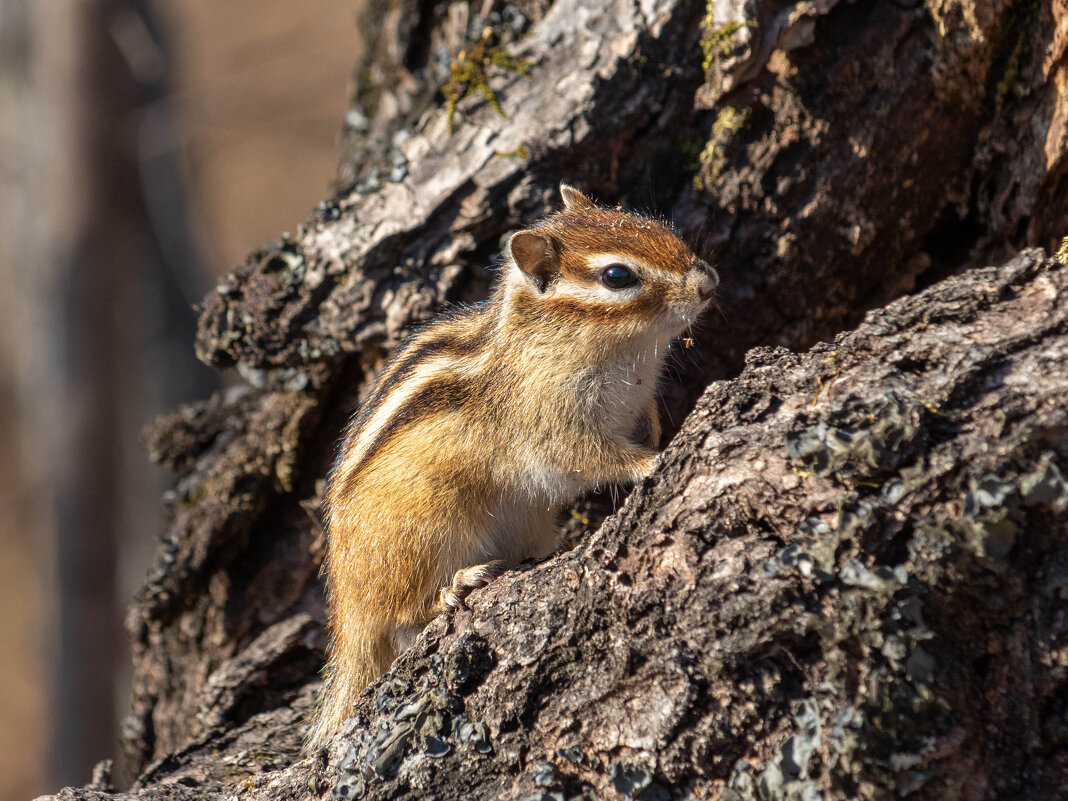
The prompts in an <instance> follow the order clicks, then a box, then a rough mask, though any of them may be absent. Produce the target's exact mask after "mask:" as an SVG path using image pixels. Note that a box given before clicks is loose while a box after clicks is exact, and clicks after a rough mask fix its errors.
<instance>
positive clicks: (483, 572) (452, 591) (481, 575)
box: [438, 561, 504, 611]
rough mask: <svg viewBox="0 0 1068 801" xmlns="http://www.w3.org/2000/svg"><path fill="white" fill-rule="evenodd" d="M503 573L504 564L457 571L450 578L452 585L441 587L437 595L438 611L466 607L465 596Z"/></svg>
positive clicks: (497, 563) (498, 562)
mask: <svg viewBox="0 0 1068 801" xmlns="http://www.w3.org/2000/svg"><path fill="white" fill-rule="evenodd" d="M503 572H504V562H501V561H495V562H487V563H486V564H484V565H474V566H473V567H465V568H464V569H463V570H457V571H456V574H455V575H454V576H453V577H452V585H451V586H448V587H442V588H441V591H440V592H439V593H438V610H439V611H445V610H450V611H456V610H457V609H464V608H466V607H467V604H466V603H465V601H466V599H467V596H468V595H470V594H471V593H472V592H474V591H475V590H477V589H479V588H480V587H485V586H486V585H487V584H489V583H490V582H491V581H493V580H494V579H495V578H497V577H498V576H499V575H501V573H503Z"/></svg>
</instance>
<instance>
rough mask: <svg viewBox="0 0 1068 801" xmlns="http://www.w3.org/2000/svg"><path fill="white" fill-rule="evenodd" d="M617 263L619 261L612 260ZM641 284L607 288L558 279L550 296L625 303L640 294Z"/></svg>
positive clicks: (600, 302) (592, 301)
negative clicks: (621, 287) (622, 287)
mask: <svg viewBox="0 0 1068 801" xmlns="http://www.w3.org/2000/svg"><path fill="white" fill-rule="evenodd" d="M614 263H615V264H618V263H619V262H614ZM642 291H643V290H642V285H641V284H635V285H634V286H628V287H625V288H624V289H609V288H608V287H606V286H605V285H604V284H602V283H600V282H597V283H596V284H574V283H571V282H570V281H559V282H557V284H556V286H555V287H554V288H553V293H552V297H554V298H559V297H568V298H575V299H576V300H581V301H585V302H586V303H597V304H604V303H626V302H627V301H629V300H633V299H634V298H636V297H638V296H639V295H640V294H642Z"/></svg>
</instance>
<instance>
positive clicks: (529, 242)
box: [508, 231, 560, 292]
mask: <svg viewBox="0 0 1068 801" xmlns="http://www.w3.org/2000/svg"><path fill="white" fill-rule="evenodd" d="M508 250H509V252H510V253H511V254H512V260H513V261H514V262H515V263H516V265H517V266H518V267H519V269H520V270H522V271H523V272H524V273H526V274H527V275H528V276H529V277H530V279H531V280H532V281H534V284H535V286H537V287H538V291H539V292H544V291H545V290H546V289H547V288H548V287H549V284H550V283H552V280H553V279H554V278H556V276H557V275H559V273H560V259H559V258H558V257H557V255H556V246H555V245H554V244H553V240H552V237H550V236H549V235H548V234H546V233H544V232H542V231H516V232H515V233H514V234H512V238H511V239H510V240H508Z"/></svg>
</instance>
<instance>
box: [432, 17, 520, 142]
mask: <svg viewBox="0 0 1068 801" xmlns="http://www.w3.org/2000/svg"><path fill="white" fill-rule="evenodd" d="M493 40H494V33H493V29H492V28H489V27H486V28H484V29H483V30H482V36H481V37H479V40H478V41H477V42H476V43H475V44H474V45H472V46H471V47H470V48H469V49H467V50H461V51H460V52H459V53H457V54H456V57H455V58H454V59H453V60H452V64H451V65H450V66H449V82H448V83H447V84H445V86H444V87H442V90H441V91H442V94H444V95H445V100H446V103H447V104H448V105H447V107H446V114H447V116H448V128H449V135H450V136H452V132H453V118H454V117H455V114H456V107H457V106H458V105H459V104H460V101H461V100H463V99H464V98H465V97H467V96H469V95H471V94H474V93H478V94H480V95H482V97H483V98H485V100H486V102H487V103H489V104H490V106H492V107H493V110H494V111H496V112H497V113H498V114H500V115H501V116H502V117H505V118H507V117H508V115H507V114H505V113H504V109H502V108H501V103H500V101H499V100H498V99H497V95H496V93H495V92H494V91H493V89H492V88H491V87H490V85H489V80H490V75H491V73H492V72H493V71H494V69H496V70H503V71H506V72H507V71H510V72H518V73H519V74H520V75H522V76H523V77H524V78H529V77H530V67H531V63H532V62H530V61H528V60H527V59H524V58H520V57H519V56H513V55H512V54H511V53H508V52H506V51H504V50H502V49H501V48H499V47H495V46H494V45H493V44H492V42H493Z"/></svg>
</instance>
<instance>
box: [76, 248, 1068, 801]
mask: <svg viewBox="0 0 1068 801" xmlns="http://www.w3.org/2000/svg"><path fill="white" fill-rule="evenodd" d="M1066 361H1068V270H1066V269H1064V268H1062V267H1060V265H1058V264H1057V263H1056V262H1055V261H1053V260H1048V259H1046V258H1045V257H1044V255H1043V254H1042V253H1041V252H1040V251H1028V252H1026V253H1024V254H1022V255H1020V256H1019V257H1017V258H1015V259H1013V260H1012V261H1010V262H1009V263H1008V264H1006V265H1004V266H1003V267H1000V268H994V267H990V268H985V269H976V270H972V271H970V272H968V273H966V274H964V275H962V276H960V277H956V278H952V279H948V280H946V281H944V282H942V283H940V284H938V285H936V286H935V287H933V288H931V289H929V290H927V291H926V292H924V293H922V294H920V295H918V296H912V297H907V298H904V299H902V300H900V301H897V302H895V303H894V304H891V305H890V306H889V307H887V308H886V309H883V310H880V311H878V312H873V313H871V314H869V315H868V317H867V319H866V320H865V322H864V324H862V325H861V326H860V327H859V328H858V329H857V330H856V331H854V332H852V333H849V334H844V335H841V336H839V337H838V338H836V340H835V341H834V342H831V343H825V344H821V345H819V346H817V347H816V348H814V349H813V350H811V351H810V352H808V353H806V354H804V355H800V356H799V355H796V354H794V353H791V352H790V351H787V350H785V349H782V348H780V349H770V348H764V349H758V350H755V351H753V352H752V353H751V354H750V357H749V364H748V366H747V368H746V370H745V372H744V373H743V374H742V375H741V376H740V377H739V378H737V379H734V380H732V381H725V382H717V383H714V384H713V385H712V386H711V387H709V389H708V391H707V392H706V393H705V394H704V395H703V396H702V398H701V399H700V401H699V402H698V405H697V408H696V409H695V411H694V412H693V414H691V415H690V416H689V418H688V419H687V421H686V423H685V425H684V426H683V428H682V430H681V431H680V432H679V434H678V436H677V437H676V438H675V440H674V441H673V442H672V444H671V445H670V446H669V448H668V449H667V451H666V452H665V454H664V456H663V458H662V461H661V465H660V468H659V469H658V470H657V472H656V474H655V476H654V477H653V478H651V479H649V480H647V481H646V482H645V483H644V484H643V485H642V486H640V487H639V488H637V489H636V491H635V492H634V493H633V494H632V495H631V496H630V497H629V498H628V500H627V502H626V504H625V505H624V507H623V508H622V509H621V510H620V512H619V513H618V514H617V515H615V516H614V517H612V518H610V519H609V520H608V521H607V523H606V524H605V525H604V526H603V527H602V528H601V530H600V531H598V532H597V533H596V534H595V535H593V536H592V537H589V538H588V539H586V540H584V541H583V542H582V543H581V544H580V545H579V547H577V548H575V549H574V550H572V551H568V552H565V553H561V554H559V555H557V556H556V557H554V558H553V559H551V560H549V561H547V562H544V563H541V564H537V565H532V566H530V567H528V568H526V569H524V570H520V571H515V572H512V573H509V574H507V575H506V576H504V577H502V578H501V579H499V580H498V581H497V582H495V583H494V584H493V585H491V586H490V587H489V588H487V589H486V590H484V591H481V592H479V593H478V594H477V595H476V596H475V598H474V599H473V601H472V604H471V606H472V609H471V610H469V611H466V612H462V613H460V614H457V615H455V616H452V617H448V618H446V617H441V618H438V619H437V620H436V621H434V623H432V624H431V626H429V627H428V629H427V631H426V632H425V633H424V635H423V637H422V638H421V639H420V641H419V642H418V643H417V645H416V646H415V647H414V648H413V649H412V650H411V651H409V652H408V653H407V654H405V655H404V656H403V657H402V658H401V659H400V660H398V662H397V663H396V664H395V665H394V668H393V670H392V671H391V673H390V674H388V675H387V676H385V677H383V679H382V680H380V681H379V682H378V683H377V684H375V685H374V686H373V688H372V690H371V691H370V692H369V693H368V694H367V695H365V696H364V699H363V701H362V703H361V704H360V705H359V707H358V709H357V710H356V712H357V715H356V719H355V720H354V721H353V723H352V724H351V725H350V728H349V731H348V733H347V734H346V735H343V736H341V737H339V738H337V739H336V740H335V743H334V745H333V746H332V748H331V749H330V752H329V754H328V758H327V759H320V760H310V761H305V762H303V763H299V764H297V765H295V766H293V767H290V768H287V769H284V770H280V771H277V770H270V768H271V767H273V764H274V762H275V761H276V760H279V759H280V758H282V757H281V756H280V755H284V754H286V753H287V752H288V753H290V754H291V753H292V751H289V749H291V748H295V747H296V738H297V732H298V730H299V725H298V724H299V716H300V713H301V711H302V710H303V709H305V708H306V706H307V700H308V699H307V697H306V696H304V697H302V698H301V699H300V702H299V703H298V704H296V705H294V707H293V708H292V709H280V710H276V711H275V712H273V713H268V714H265V715H262V716H260V718H259V719H257V718H253V719H252V720H249V721H248V722H247V723H245V725H243V726H241V727H238V728H237V729H236V730H230V731H225V732H219V733H217V734H215V735H214V736H211V737H208V738H205V739H203V740H202V741H200V742H197V743H194V744H193V745H192V746H190V747H188V748H186V749H184V750H183V752H181V753H180V754H178V755H177V756H176V757H175V758H173V759H171V760H169V761H167V762H165V763H164V764H162V765H158V766H157V767H156V768H155V769H153V770H150V771H149V772H148V773H147V774H146V775H145V776H143V777H142V779H141V780H140V781H139V788H140V792H139V795H140V796H141V797H147V798H157V797H158V798H170V797H189V798H202V797H211V796H213V795H215V794H218V793H220V792H223V791H224V790H225V788H226V787H227V786H228V785H227V782H230V783H231V784H229V787H230V789H229V791H228V792H231V793H235V794H236V793H238V792H239V791H240V794H241V795H242V797H248V798H270V799H281V798H300V797H307V796H309V795H312V796H314V795H324V794H326V792H327V790H330V791H332V793H333V795H334V796H336V797H345V798H354V797H367V798H383V799H384V798H400V797H411V798H441V799H469V798H487V799H490V798H527V797H530V798H567V799H574V798H594V797H599V798H606V799H612V798H642V799H653V798H664V799H666V798H671V797H678V798H687V797H692V798H714V797H717V795H716V794H717V793H718V797H720V798H730V799H746V800H747V801H748V800H749V799H756V798H762V799H789V798H810V797H823V798H857V797H859V798H890V797H892V796H896V795H898V794H900V793H907V794H911V795H914V796H915V797H919V798H940V799H942V798H962V799H965V798H966V799H975V798H988V797H989V798H1001V799H1004V798H1020V799H1024V798H1027V799H1033V798H1056V797H1058V796H1059V795H1060V793H1061V792H1062V791H1063V788H1064V786H1065V784H1064V783H1065V781H1068V747H1066V743H1068V549H1066V548H1065V544H1066V541H1068V483H1066V481H1065V477H1064V472H1063V470H1062V467H1063V466H1065V465H1068V436H1066V432H1068V373H1066V372H1065V371H1064V369H1063V365H1064V364H1065V363H1066ZM303 626H304V624H303V623H302V622H301V621H293V623H292V624H291V628H292V632H291V636H292V637H294V638H296V637H299V636H300V633H301V630H302V627H303ZM250 651H252V653H251V654H250V656H249V659H250V661H252V662H256V661H259V662H263V661H265V660H264V658H263V656H262V655H260V654H258V653H256V649H255V648H253V649H250ZM222 708H223V709H224V710H225V708H226V707H225V706H223V707H222ZM276 736H280V737H281V738H282V739H281V741H275V740H273V738H274V737H276ZM286 738H288V739H286ZM249 774H258V775H252V776H251V777H249V778H247V780H246V781H245V782H244V784H243V785H240V784H239V785H236V786H235V785H233V784H232V783H233V782H235V781H238V780H239V779H240V778H243V777H248V776H249ZM59 797H60V798H71V797H76V795H75V794H74V793H73V792H65V793H63V794H61V795H60V796H59ZM77 797H85V798H94V797H98V796H95V795H93V794H91V793H90V794H87V793H85V792H84V791H82V792H81V793H79V794H78V795H77Z"/></svg>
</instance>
